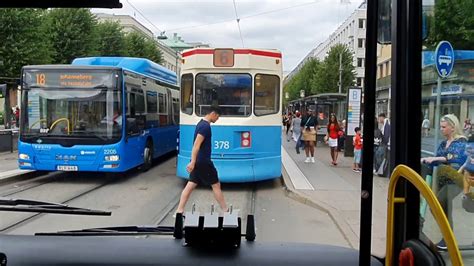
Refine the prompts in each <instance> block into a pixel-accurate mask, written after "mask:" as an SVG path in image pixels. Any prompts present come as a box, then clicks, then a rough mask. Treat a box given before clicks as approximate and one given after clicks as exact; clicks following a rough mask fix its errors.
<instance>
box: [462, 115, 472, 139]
mask: <svg viewBox="0 0 474 266" xmlns="http://www.w3.org/2000/svg"><path fill="white" fill-rule="evenodd" d="M471 129H472V124H471V119H469V118H467V119H466V120H464V127H463V130H464V135H465V136H466V137H467V138H469V137H470V135H471Z"/></svg>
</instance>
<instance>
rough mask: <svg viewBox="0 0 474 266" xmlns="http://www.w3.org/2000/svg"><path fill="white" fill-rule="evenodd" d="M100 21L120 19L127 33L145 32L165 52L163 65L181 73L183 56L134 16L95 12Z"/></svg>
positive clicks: (119, 21)
mask: <svg viewBox="0 0 474 266" xmlns="http://www.w3.org/2000/svg"><path fill="white" fill-rule="evenodd" d="M95 15H96V17H97V19H98V20H99V21H118V23H119V24H120V25H121V26H122V27H123V31H124V32H125V33H130V32H138V33H140V34H143V35H144V36H145V37H147V38H150V39H152V40H154V41H155V43H156V45H157V46H158V48H159V49H160V50H161V51H162V53H163V62H162V65H163V66H164V67H166V68H168V69H169V70H171V71H173V72H176V73H177V74H179V73H180V68H181V56H180V54H179V53H177V52H176V51H175V50H174V49H172V48H170V47H168V46H166V45H165V44H164V43H162V42H160V41H158V40H157V39H156V36H155V35H154V34H153V32H152V31H151V30H149V29H148V28H147V27H145V26H144V25H143V24H141V23H140V22H139V21H138V20H136V19H135V18H134V17H132V16H129V15H114V14H105V13H97V14H95Z"/></svg>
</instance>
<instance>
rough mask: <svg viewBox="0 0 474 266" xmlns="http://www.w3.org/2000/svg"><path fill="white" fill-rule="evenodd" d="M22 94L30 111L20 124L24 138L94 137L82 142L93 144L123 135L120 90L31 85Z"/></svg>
mask: <svg viewBox="0 0 474 266" xmlns="http://www.w3.org/2000/svg"><path fill="white" fill-rule="evenodd" d="M22 97H23V99H24V106H25V107H26V110H27V113H26V114H24V115H23V116H22V118H23V121H22V123H21V125H22V130H21V132H22V140H23V141H26V142H28V141H30V142H31V141H37V138H38V137H46V136H48V137H60V138H68V137H74V138H87V139H90V140H91V141H90V143H84V141H81V143H82V144H94V143H96V142H97V143H102V142H101V141H104V140H106V141H108V142H109V143H110V141H113V140H115V141H117V140H118V139H120V137H121V132H122V115H121V112H122V111H121V109H122V108H121V104H120V103H121V93H120V92H119V91H117V90H111V89H82V88H81V89H70V88H54V89H50V88H32V89H29V90H28V89H27V90H24V91H23V95H22ZM98 140H99V141H98ZM71 141H73V140H71ZM71 144H73V143H71Z"/></svg>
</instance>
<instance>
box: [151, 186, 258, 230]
mask: <svg viewBox="0 0 474 266" xmlns="http://www.w3.org/2000/svg"><path fill="white" fill-rule="evenodd" d="M222 187H223V193H224V197H225V198H226V201H227V204H228V205H229V207H230V205H232V207H233V209H234V211H236V210H238V211H239V214H238V215H239V216H240V217H241V219H242V228H244V225H245V224H246V222H247V215H248V214H255V208H256V199H257V191H258V183H247V184H223V185H222ZM242 192H245V193H242ZM180 196H181V194H180V193H178V194H177V195H176V196H175V197H173V198H172V199H171V200H170V201H169V202H168V203H167V204H166V205H165V206H164V207H163V208H162V209H161V210H160V211H159V212H157V214H156V215H155V218H154V219H153V222H152V224H154V225H158V226H174V219H175V218H174V217H173V214H174V212H175V210H176V208H177V206H178V203H179V198H180ZM202 199H204V201H206V203H208V202H209V201H211V203H210V204H209V207H207V206H205V204H203V200H202ZM193 204H196V207H197V209H199V211H200V215H204V213H206V212H210V210H211V205H212V204H214V205H215V206H216V205H218V204H217V202H215V199H214V195H213V193H212V189H211V188H199V189H196V190H195V191H193V193H192V195H191V198H190V199H189V201H188V203H187V204H186V211H189V210H190V209H191V208H192V205H193ZM218 208H219V207H218V206H217V207H215V209H216V210H217V209H218Z"/></svg>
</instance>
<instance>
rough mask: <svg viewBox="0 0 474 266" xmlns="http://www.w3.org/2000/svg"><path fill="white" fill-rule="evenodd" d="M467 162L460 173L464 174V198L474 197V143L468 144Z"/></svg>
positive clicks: (460, 169)
mask: <svg viewBox="0 0 474 266" xmlns="http://www.w3.org/2000/svg"><path fill="white" fill-rule="evenodd" d="M466 155H467V159H466V162H465V163H464V164H463V165H462V166H461V168H459V171H458V172H459V173H461V174H463V175H464V176H463V177H464V178H463V184H462V186H463V194H464V195H463V198H466V197H469V198H474V195H471V194H474V193H471V192H470V188H471V186H472V187H474V144H472V143H471V144H468V145H466Z"/></svg>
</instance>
